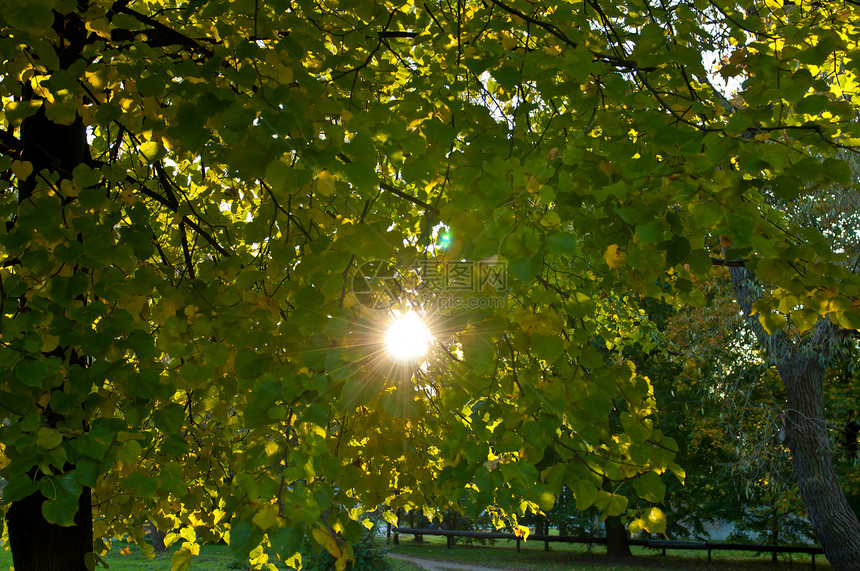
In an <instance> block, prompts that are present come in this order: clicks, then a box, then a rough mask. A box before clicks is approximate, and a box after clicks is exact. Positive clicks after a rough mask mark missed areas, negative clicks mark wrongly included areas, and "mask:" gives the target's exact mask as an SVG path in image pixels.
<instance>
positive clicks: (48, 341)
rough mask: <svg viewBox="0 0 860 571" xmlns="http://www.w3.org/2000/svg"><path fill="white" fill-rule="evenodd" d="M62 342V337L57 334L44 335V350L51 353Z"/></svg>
mask: <svg viewBox="0 0 860 571" xmlns="http://www.w3.org/2000/svg"><path fill="white" fill-rule="evenodd" d="M59 344H60V338H59V337H58V336H56V335H47V334H45V335H42V351H43V352H44V353H50V352H51V351H53V350H54V349H56V348H57V345H59Z"/></svg>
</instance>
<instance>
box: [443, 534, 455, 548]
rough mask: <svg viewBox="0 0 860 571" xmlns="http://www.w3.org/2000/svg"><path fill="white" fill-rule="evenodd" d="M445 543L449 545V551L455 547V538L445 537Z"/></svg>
mask: <svg viewBox="0 0 860 571" xmlns="http://www.w3.org/2000/svg"><path fill="white" fill-rule="evenodd" d="M445 543H446V544H447V545H448V549H451V548H452V547H453V546H454V545H453V544H454V541H453V536H451V535H446V536H445Z"/></svg>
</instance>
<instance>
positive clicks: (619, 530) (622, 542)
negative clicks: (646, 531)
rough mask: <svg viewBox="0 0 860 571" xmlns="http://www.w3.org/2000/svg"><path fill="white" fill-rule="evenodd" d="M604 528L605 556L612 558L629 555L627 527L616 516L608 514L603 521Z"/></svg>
mask: <svg viewBox="0 0 860 571" xmlns="http://www.w3.org/2000/svg"><path fill="white" fill-rule="evenodd" d="M603 526H604V529H605V530H606V556H607V557H612V558H618V559H621V558H625V557H630V542H629V541H628V537H627V528H625V527H624V524H623V523H621V518H620V517H618V516H609V517H607V518H606V519H605V520H604V522H603Z"/></svg>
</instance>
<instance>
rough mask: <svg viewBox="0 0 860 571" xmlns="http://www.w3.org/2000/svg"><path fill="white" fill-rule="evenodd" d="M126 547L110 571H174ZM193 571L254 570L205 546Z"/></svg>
mask: <svg viewBox="0 0 860 571" xmlns="http://www.w3.org/2000/svg"><path fill="white" fill-rule="evenodd" d="M125 546H126V544H125V543H121V542H114V548H113V549H112V550H111V551H110V553H108V554H107V555H106V556H105V557H104V560H105V562H106V563H107V564H108V565H110V568H109V569H110V571H170V557H171V553H164V554H161V555H156V556H155V558H154V559H147V558H146V557H145V556H144V555H143V554H142V553H141V552H140V549H138V548H137V546H135V545H130V546H129V548H130V550H131V553H129V554H128V555H123V554H121V553H120V550H121V549H122V548H124V547H125ZM392 567H393V568H394V570H395V571H417V570H418V569H420V567H417V566H415V565H412V564H410V563H405V562H402V561H394V560H392ZM278 568H279V569H284V570H286V569H290V568H289V567H287V566H286V565H279V566H278ZM7 569H9V570H11V569H13V567H12V554H11V553H10V552H9V551H7V550H6V549H5V548H4V547H0V571H6V570H7ZM97 569H99V568H97ZM101 569H104V568H101ZM191 569H192V570H193V571H234V570H242V571H244V570H247V569H250V567H247V566H242V565H239V564H237V563H236V561H235V560H234V559H233V555H232V554H231V553H230V548H229V547H227V546H226V545H203V546H201V547H200V555H198V556H197V557H194V559H192V560H191ZM347 569H348V568H347Z"/></svg>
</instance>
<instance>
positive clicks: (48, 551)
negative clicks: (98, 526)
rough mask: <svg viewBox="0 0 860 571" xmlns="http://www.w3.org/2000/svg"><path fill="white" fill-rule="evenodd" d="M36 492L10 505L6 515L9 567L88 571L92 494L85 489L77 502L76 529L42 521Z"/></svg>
mask: <svg viewBox="0 0 860 571" xmlns="http://www.w3.org/2000/svg"><path fill="white" fill-rule="evenodd" d="M44 501H45V497H44V496H42V494H41V493H39V492H36V493H34V494H31V495H29V496H27V497H26V498H24V499H22V500H18V501H17V502H13V503H12V505H10V506H9V511H8V512H7V513H6V526H7V527H8V528H9V546H10V547H11V549H12V564H13V565H14V566H15V569H19V570H21V571H87V566H86V556H87V554H89V553H92V551H93V512H92V494H91V490H90V489H89V488H84V490H83V492H82V493H81V497H80V499H79V500H78V513H77V514H76V515H75V525H73V526H69V527H60V526H58V525H54V524H52V523H48V522H47V521H45V518H44V517H43V516H42V502H44Z"/></svg>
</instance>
